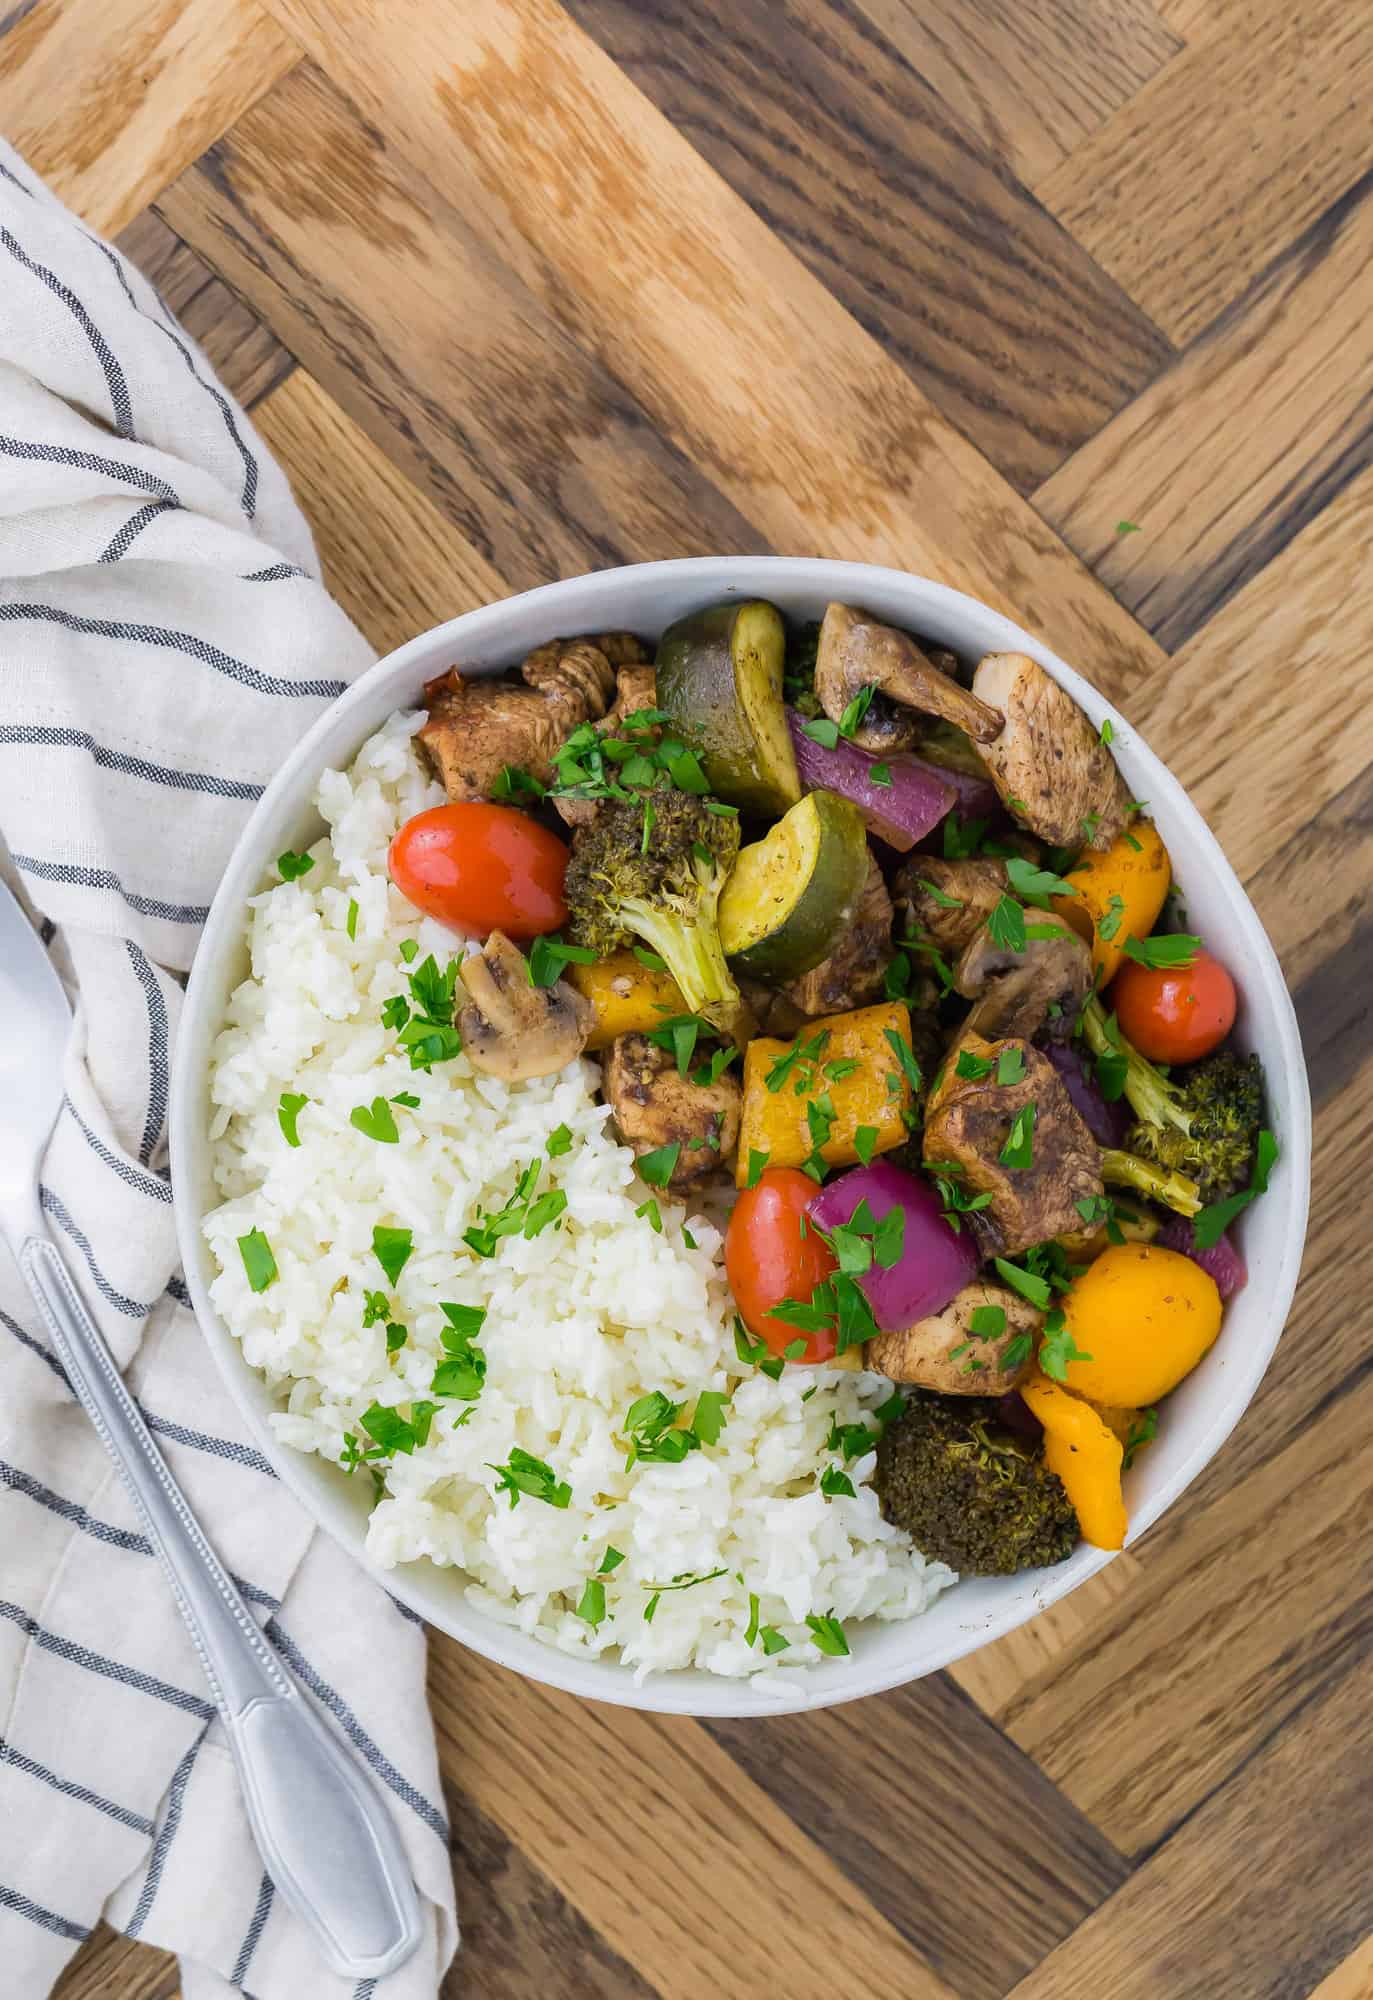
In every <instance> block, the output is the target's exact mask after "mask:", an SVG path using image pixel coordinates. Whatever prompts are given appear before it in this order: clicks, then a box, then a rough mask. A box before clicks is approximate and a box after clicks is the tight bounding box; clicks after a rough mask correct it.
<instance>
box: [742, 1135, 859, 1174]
mask: <svg viewBox="0 0 1373 2000" xmlns="http://www.w3.org/2000/svg"><path fill="white" fill-rule="evenodd" d="M881 1136H882V1134H881V1133H880V1132H879V1131H878V1129H877V1127H876V1126H875V1125H860V1126H859V1127H858V1129H857V1130H856V1131H855V1133H854V1135H853V1150H854V1152H855V1153H857V1155H858V1157H859V1159H860V1160H861V1161H862V1163H863V1165H864V1166H865V1167H868V1166H871V1165H872V1156H873V1154H874V1153H875V1152H876V1150H877V1142H878V1140H879V1139H880V1138H881ZM751 1160H752V1155H750V1161H751Z"/></svg>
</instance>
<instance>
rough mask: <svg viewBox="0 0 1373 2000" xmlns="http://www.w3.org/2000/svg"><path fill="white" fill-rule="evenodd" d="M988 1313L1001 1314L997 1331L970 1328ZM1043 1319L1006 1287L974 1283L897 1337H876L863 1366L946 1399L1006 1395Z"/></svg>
mask: <svg viewBox="0 0 1373 2000" xmlns="http://www.w3.org/2000/svg"><path fill="white" fill-rule="evenodd" d="M988 1312H991V1313H998V1312H999V1313H1000V1314H1001V1323H1000V1327H999V1330H998V1331H997V1332H996V1333H994V1334H990V1335H989V1334H986V1333H979V1332H978V1330H977V1327H976V1326H974V1323H973V1322H974V1317H975V1316H976V1315H985V1314H986V1313H988ZM1043 1317H1044V1316H1043V1314H1042V1313H1039V1312H1037V1311H1036V1310H1035V1308H1034V1307H1033V1306H1032V1305H1031V1304H1030V1303H1029V1301H1028V1299H1022V1298H1021V1297H1020V1295H1019V1293H1018V1292H1013V1291H1011V1290H1010V1288H1009V1286H1006V1285H988V1284H983V1283H982V1282H980V1281H974V1283H972V1284H971V1285H965V1286H964V1287H963V1289H962V1291H961V1292H958V1293H956V1294H955V1296H954V1297H953V1298H952V1299H951V1300H950V1301H949V1303H948V1305H946V1306H945V1308H944V1310H943V1312H937V1313H931V1314H930V1315H929V1316H928V1318H926V1319H918V1320H917V1321H916V1322H915V1325H914V1326H908V1327H905V1328H903V1329H902V1330H901V1331H900V1332H899V1333H879V1334H878V1336H877V1338H876V1339H875V1340H870V1341H869V1342H868V1344H867V1346H866V1348H865V1349H864V1351H863V1362H864V1366H865V1367H868V1368H875V1369H876V1370H877V1371H878V1373H879V1374H881V1375H890V1377H891V1379H892V1380H893V1382H913V1383H914V1384H915V1385H916V1386H917V1387H918V1388H921V1389H934V1390H936V1391H938V1393H939V1394H940V1395H944V1396H1004V1395H1005V1394H1006V1393H1007V1392H1008V1390H1011V1389H1014V1387H1015V1386H1016V1384H1017V1382H1019V1381H1021V1380H1022V1378H1023V1377H1024V1376H1025V1375H1026V1374H1028V1372H1029V1369H1030V1366H1031V1363H1032V1361H1033V1358H1034V1347H1035V1336H1036V1335H1037V1334H1038V1332H1039V1329H1040V1326H1041V1324H1042V1323H1043ZM985 1324H986V1320H985V1318H979V1319H978V1325H979V1326H985ZM1024 1336H1028V1339H1027V1338H1025V1337H1024ZM1008 1355H1009V1356H1010V1365H1009V1366H1007V1362H1006V1357H1007V1356H1008ZM1017 1357H1019V1358H1017Z"/></svg>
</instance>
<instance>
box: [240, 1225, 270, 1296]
mask: <svg viewBox="0 0 1373 2000" xmlns="http://www.w3.org/2000/svg"><path fill="white" fill-rule="evenodd" d="M238 1254H239V1256H240V1257H241V1258H242V1259H243V1268H244V1270H245V1271H246V1272H247V1274H248V1284H249V1286H250V1288H251V1289H252V1290H253V1291H255V1292H265V1291H266V1289H267V1287H268V1285H271V1284H275V1282H276V1279H277V1260H276V1258H275V1257H274V1256H273V1255H272V1246H271V1244H270V1243H269V1242H268V1241H267V1238H266V1237H265V1236H264V1235H263V1233H262V1231H261V1230H260V1229H250V1230H249V1231H248V1234H247V1235H246V1236H240V1237H239V1239H238Z"/></svg>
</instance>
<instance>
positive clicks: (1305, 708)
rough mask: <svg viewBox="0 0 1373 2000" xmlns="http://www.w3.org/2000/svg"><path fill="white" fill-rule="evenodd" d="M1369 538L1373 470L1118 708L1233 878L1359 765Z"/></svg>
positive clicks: (1365, 740) (1363, 739) (1372, 576)
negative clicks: (1211, 831)
mask: <svg viewBox="0 0 1373 2000" xmlns="http://www.w3.org/2000/svg"><path fill="white" fill-rule="evenodd" d="M1133 539H1134V537H1133V536H1132V537H1131V540H1133ZM1370 540H1373V468H1369V469H1368V470H1366V471H1364V472H1362V473H1361V474H1360V475H1359V477H1358V478H1357V479H1356V480H1354V481H1353V483H1352V484H1351V485H1349V486H1346V487H1345V488H1344V490H1343V492H1341V493H1340V494H1339V495H1338V496H1337V497H1336V498H1335V499H1334V500H1332V501H1331V503H1330V505H1329V506H1328V507H1326V508H1325V509H1324V511H1323V512H1322V513H1320V514H1318V515H1317V516H1316V518H1315V520H1313V521H1311V522H1310V523H1309V524H1308V525H1307V526H1306V527H1305V528H1304V529H1303V530H1302V532H1301V533H1300V534H1299V535H1298V536H1296V537H1295V539H1294V540H1292V541H1291V542H1289V543H1288V544H1287V547H1286V548H1285V549H1284V550H1283V551H1282V553H1281V555H1279V556H1277V557H1276V558H1275V559H1274V560H1273V561H1272V562H1270V563H1269V564H1267V566H1266V567H1265V568H1264V569H1263V570H1262V571H1261V572H1260V573H1259V575H1258V576H1256V577H1255V578H1254V580H1253V581H1252V582H1251V583H1249V584H1246V586H1245V588H1244V589H1243V590H1242V591H1240V593H1239V594H1238V596H1236V597H1233V598H1232V599H1231V600H1230V602H1229V603H1228V604H1227V605H1226V606H1225V607H1224V609H1223V610H1222V611H1220V612H1218V613H1217V615H1216V616H1215V617H1214V618H1213V619H1212V620H1211V622H1210V623H1209V624H1208V625H1206V626H1204V627H1203V628H1202V630H1201V631H1200V632H1199V633H1198V634H1197V635H1196V637H1195V638H1194V639H1191V640H1189V641H1188V643H1187V645H1186V646H1184V647H1183V649H1182V651H1181V652H1180V653H1178V654H1177V655H1176V657H1175V658H1174V660H1173V662H1172V666H1171V668H1170V669H1169V671H1168V673H1167V674H1166V675H1161V676H1158V677H1156V678H1154V679H1152V680H1151V681H1149V682H1148V683H1147V684H1146V685H1145V686H1143V687H1141V688H1140V690H1139V692H1138V695H1137V697H1136V699H1135V700H1134V701H1133V702H1132V703H1131V719H1132V720H1133V721H1134V722H1136V723H1137V724H1138V725H1139V727H1140V728H1141V730H1142V731H1143V732H1144V734H1145V735H1146V736H1147V737H1148V739H1149V741H1150V743H1151V744H1152V745H1153V747H1154V749H1155V750H1156V751H1157V752H1158V753H1159V755H1160V756H1161V757H1162V758H1164V760H1165V761H1166V762H1167V763H1168V764H1169V765H1170V767H1171V768H1172V770H1173V772H1174V773H1175V775H1176V776H1177V777H1178V778H1180V779H1181V781H1182V783H1183V784H1184V785H1186V786H1187V788H1188V790H1189V791H1190V792H1191V795H1192V798H1193V800H1194V802H1195V803H1196V804H1197V805H1198V806H1199V807H1200V808H1201V810H1202V812H1204V813H1205V815H1206V817H1207V818H1208V820H1209V821H1210V822H1211V825H1212V826H1213V827H1214V828H1215V830H1216V832H1217V833H1218V834H1219V836H1220V838H1221V840H1222V841H1223V842H1224V844H1225V849H1226V852H1227V854H1228V855H1229V857H1230V859H1231V861H1232V862H1233V864H1234V866H1235V867H1236V868H1237V869H1238V870H1239V873H1240V874H1241V876H1248V875H1251V874H1253V873H1255V872H1256V871H1257V870H1258V869H1259V868H1261V867H1262V866H1263V864H1264V862H1265V861H1267V860H1268V859H1269V858H1270V857H1271V856H1272V855H1274V854H1276V853H1277V851H1278V850H1279V848H1280V847H1282V845H1283V844H1284V842H1286V841H1287V840H1290V839H1291V838H1292V836H1293V835H1294V834H1295V833H1296V832H1297V831H1298V830H1299V829H1300V828H1301V827H1302V826H1304V825H1305V823H1306V822H1307V820H1308V819H1309V818H1310V817H1311V814H1312V809H1313V807H1319V805H1320V803H1321V802H1322V801H1323V800H1326V799H1328V798H1330V797H1331V796H1332V795H1334V794H1336V793H1338V792H1339V791H1340V790H1341V789H1342V788H1343V787H1344V786H1345V785H1346V784H1348V783H1349V782H1350V781H1351V780H1352V779H1353V778H1355V777H1356V776H1357V775H1358V773H1359V772H1360V771H1361V770H1362V769H1363V767H1364V765H1365V764H1366V763H1367V761H1368V756H1369V748H1370V745H1369V733H1368V720H1367V718H1368V697H1367V675H1368V642H1367V634H1368V632H1369V630H1370V629H1373V568H1371V567H1370V565H1369V562H1368V559H1367V552H1368V548H1369V544H1370Z"/></svg>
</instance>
